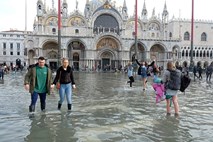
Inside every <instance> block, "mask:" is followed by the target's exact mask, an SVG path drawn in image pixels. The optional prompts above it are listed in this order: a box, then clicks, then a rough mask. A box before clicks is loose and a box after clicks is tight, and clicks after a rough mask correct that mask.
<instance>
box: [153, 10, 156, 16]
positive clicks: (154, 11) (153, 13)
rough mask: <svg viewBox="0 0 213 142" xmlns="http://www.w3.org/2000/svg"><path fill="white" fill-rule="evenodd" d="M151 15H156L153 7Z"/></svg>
mask: <svg viewBox="0 0 213 142" xmlns="http://www.w3.org/2000/svg"><path fill="white" fill-rule="evenodd" d="M152 17H156V16H155V8H153V10H152Z"/></svg>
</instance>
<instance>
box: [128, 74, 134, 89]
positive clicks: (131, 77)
mask: <svg viewBox="0 0 213 142" xmlns="http://www.w3.org/2000/svg"><path fill="white" fill-rule="evenodd" d="M134 81H135V80H134V77H133V76H130V77H129V81H128V83H129V84H130V87H132V82H134Z"/></svg>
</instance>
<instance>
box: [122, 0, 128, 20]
mask: <svg viewBox="0 0 213 142" xmlns="http://www.w3.org/2000/svg"><path fill="white" fill-rule="evenodd" d="M127 10H128V9H127V6H126V0H124V3H123V7H122V15H123V19H124V20H127V19H128V13H127Z"/></svg>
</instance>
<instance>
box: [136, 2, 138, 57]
mask: <svg viewBox="0 0 213 142" xmlns="http://www.w3.org/2000/svg"><path fill="white" fill-rule="evenodd" d="M137 50H138V0H135V59H137V58H138V56H137Z"/></svg>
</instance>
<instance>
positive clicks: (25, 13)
mask: <svg viewBox="0 0 213 142" xmlns="http://www.w3.org/2000/svg"><path fill="white" fill-rule="evenodd" d="M26 32H27V0H25V33H26Z"/></svg>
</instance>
